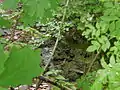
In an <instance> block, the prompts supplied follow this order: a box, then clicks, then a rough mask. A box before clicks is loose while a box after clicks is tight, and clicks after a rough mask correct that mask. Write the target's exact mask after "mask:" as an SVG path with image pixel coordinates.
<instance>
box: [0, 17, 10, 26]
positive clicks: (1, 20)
mask: <svg viewBox="0 0 120 90" xmlns="http://www.w3.org/2000/svg"><path fill="white" fill-rule="evenodd" d="M10 26H11V22H10V20H5V19H4V18H3V17H0V27H10Z"/></svg>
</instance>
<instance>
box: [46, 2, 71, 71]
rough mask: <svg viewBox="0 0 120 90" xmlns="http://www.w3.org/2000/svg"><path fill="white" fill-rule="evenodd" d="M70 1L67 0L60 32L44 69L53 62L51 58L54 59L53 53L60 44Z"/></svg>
mask: <svg viewBox="0 0 120 90" xmlns="http://www.w3.org/2000/svg"><path fill="white" fill-rule="evenodd" d="M68 3H69V0H67V2H66V5H65V9H64V13H63V17H62V22H61V24H60V30H59V32H58V37H57V39H56V42H55V45H54V48H53V50H52V54H51V57H50V58H49V59H48V63H47V64H46V66H45V68H44V70H46V69H47V68H48V66H49V64H50V62H51V60H52V57H53V55H54V53H55V50H56V48H57V45H58V42H59V39H60V36H61V30H62V27H63V23H64V20H65V16H66V11H67V6H68Z"/></svg>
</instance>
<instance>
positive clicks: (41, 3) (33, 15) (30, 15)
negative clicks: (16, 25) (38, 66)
mask: <svg viewBox="0 0 120 90" xmlns="http://www.w3.org/2000/svg"><path fill="white" fill-rule="evenodd" d="M23 3H24V5H23V9H24V13H23V15H22V18H21V19H20V21H21V22H24V25H33V24H34V23H35V22H36V21H37V22H39V21H40V22H47V20H48V19H49V18H51V17H52V16H53V15H52V14H53V11H54V10H55V9H57V7H58V0H29V1H24V0H23Z"/></svg>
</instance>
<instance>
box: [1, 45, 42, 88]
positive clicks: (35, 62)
mask: <svg viewBox="0 0 120 90" xmlns="http://www.w3.org/2000/svg"><path fill="white" fill-rule="evenodd" d="M39 64H40V51H33V50H31V49H30V48H28V47H24V48H21V49H18V48H16V47H13V48H12V50H11V53H10V55H9V58H8V59H7V61H6V62H5V69H4V71H3V72H2V73H1V75H0V86H17V85H20V84H31V83H32V78H33V77H36V76H38V75H40V73H41V72H42V69H41V68H40V66H39Z"/></svg>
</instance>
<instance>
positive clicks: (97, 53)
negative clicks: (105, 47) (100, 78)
mask: <svg viewBox="0 0 120 90" xmlns="http://www.w3.org/2000/svg"><path fill="white" fill-rule="evenodd" d="M99 53H100V49H99V51H98V52H97V54H96V55H95V58H94V59H93V60H92V62H91V63H90V66H89V68H88V70H87V72H86V74H88V73H89V72H90V70H91V68H92V65H93V63H94V62H95V60H96V59H97V57H98V55H99Z"/></svg>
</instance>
